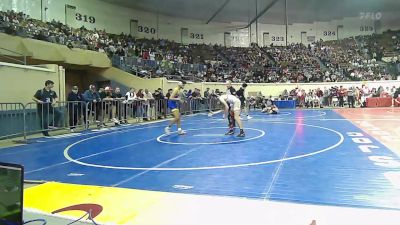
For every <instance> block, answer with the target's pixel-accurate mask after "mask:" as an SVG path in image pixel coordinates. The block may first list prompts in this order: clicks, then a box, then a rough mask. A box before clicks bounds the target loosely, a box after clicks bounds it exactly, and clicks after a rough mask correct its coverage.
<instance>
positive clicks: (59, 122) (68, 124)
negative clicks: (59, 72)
mask: <svg viewBox="0 0 400 225" xmlns="http://www.w3.org/2000/svg"><path fill="white" fill-rule="evenodd" d="M167 102H168V100H167V99H160V100H155V99H148V100H133V101H127V100H105V99H104V100H103V101H99V102H96V101H92V102H84V101H68V102H57V103H56V104H51V103H42V104H38V103H34V102H30V103H27V104H22V103H0V124H1V128H0V140H1V139H8V138H12V137H18V138H22V140H21V142H25V143H27V141H28V139H31V138H32V137H33V136H31V135H32V134H37V133H43V134H44V135H48V133H49V132H52V131H56V130H58V131H59V130H69V131H71V132H75V131H76V130H80V131H83V130H89V129H93V128H97V129H98V128H103V127H108V126H119V125H121V124H127V123H140V122H143V121H151V120H159V119H164V118H167V117H168V116H169V115H170V114H171V111H170V109H168V107H167ZM179 108H180V111H181V113H182V114H194V113H199V112H208V111H214V110H219V109H220V108H221V105H220V104H219V101H218V99H217V98H209V99H203V98H196V99H187V100H185V101H183V102H182V103H180V104H179Z"/></svg>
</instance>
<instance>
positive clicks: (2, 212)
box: [0, 162, 24, 225]
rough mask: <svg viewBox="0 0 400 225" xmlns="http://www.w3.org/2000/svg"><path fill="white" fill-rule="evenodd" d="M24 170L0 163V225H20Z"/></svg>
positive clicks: (14, 165)
mask: <svg viewBox="0 0 400 225" xmlns="http://www.w3.org/2000/svg"><path fill="white" fill-rule="evenodd" d="M23 180H24V168H23V166H21V165H16V164H8V163H2V162H0V225H22V224H23V221H22V212H23V191H24V189H23V188H24V187H23Z"/></svg>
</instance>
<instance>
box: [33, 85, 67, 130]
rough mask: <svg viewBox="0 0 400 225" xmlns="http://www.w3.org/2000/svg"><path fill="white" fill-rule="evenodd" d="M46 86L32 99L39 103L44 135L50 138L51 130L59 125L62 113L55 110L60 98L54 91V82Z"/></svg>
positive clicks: (38, 111)
mask: <svg viewBox="0 0 400 225" xmlns="http://www.w3.org/2000/svg"><path fill="white" fill-rule="evenodd" d="M44 85H45V87H44V88H43V89H40V90H38V91H37V92H36V93H35V95H34V96H33V98H32V99H33V101H35V102H36V103H37V113H38V115H39V121H40V127H41V128H42V133H43V135H44V136H50V135H49V133H48V131H49V128H50V127H51V126H54V127H57V126H58V125H59V122H60V119H61V112H60V111H58V109H56V108H55V106H56V103H57V99H58V96H57V93H56V92H55V91H53V90H52V89H53V87H54V82H53V81H51V80H47V81H46V82H45V83H44ZM50 115H52V117H50ZM53 117H54V118H53Z"/></svg>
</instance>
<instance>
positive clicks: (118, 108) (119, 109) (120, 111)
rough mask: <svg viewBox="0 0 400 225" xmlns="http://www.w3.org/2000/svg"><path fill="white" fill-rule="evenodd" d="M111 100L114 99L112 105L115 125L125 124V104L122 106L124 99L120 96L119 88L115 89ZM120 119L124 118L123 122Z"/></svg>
mask: <svg viewBox="0 0 400 225" xmlns="http://www.w3.org/2000/svg"><path fill="white" fill-rule="evenodd" d="M112 98H113V99H114V101H113V103H114V107H115V117H114V123H115V125H119V124H120V123H125V121H126V110H124V109H125V104H123V101H124V100H125V97H124V96H122V94H121V89H120V88H119V87H115V92H114V94H113V95H112ZM122 118H124V120H122Z"/></svg>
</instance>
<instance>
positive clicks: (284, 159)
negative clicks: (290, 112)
mask: <svg viewBox="0 0 400 225" xmlns="http://www.w3.org/2000/svg"><path fill="white" fill-rule="evenodd" d="M270 123H282V124H293V125H301V126H308V127H314V128H319V129H323V130H327V131H330V132H332V133H334V134H336V135H337V136H339V137H340V139H339V141H338V142H337V143H335V144H333V145H331V146H329V147H326V148H323V149H320V150H315V151H312V152H310V153H307V154H301V155H297V156H292V157H287V158H282V159H275V160H268V161H260V162H253V163H242V164H232V165H222V166H204V167H124V166H107V165H98V164H93V163H85V162H81V161H79V160H77V159H73V158H72V157H71V156H70V155H69V153H68V152H69V150H70V149H71V148H72V147H73V146H75V145H77V144H79V143H82V142H84V141H87V140H90V139H93V138H96V137H98V136H104V135H107V134H101V135H98V136H95V137H89V138H86V139H82V140H80V141H77V142H75V143H72V144H71V145H69V146H68V147H66V148H65V149H64V157H65V158H66V159H67V160H68V161H70V162H74V163H76V164H80V165H83V166H89V167H95V168H106V169H117V170H145V171H191V170H210V169H227V168H239V167H247V166H258V165H266V164H272V163H278V162H284V161H290V160H295V159H301V158H306V157H310V156H313V155H317V154H321V153H323V152H327V151H329V150H332V149H334V148H336V147H338V146H339V145H341V144H342V143H343V141H344V136H343V134H341V133H340V132H338V131H336V130H333V129H330V128H326V127H321V126H316V125H310V124H304V123H288V122H279V121H274V122H270ZM139 129H142V128H139Z"/></svg>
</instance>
